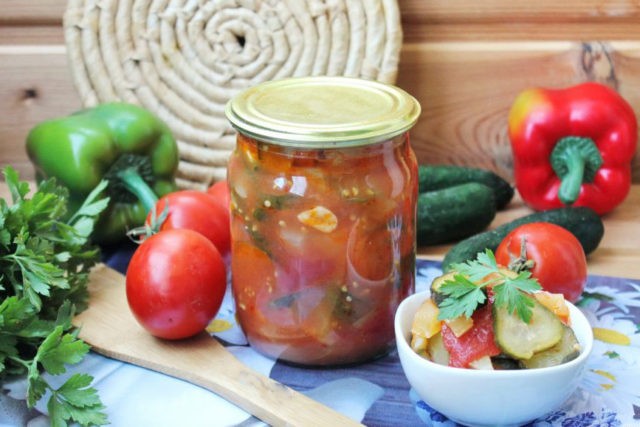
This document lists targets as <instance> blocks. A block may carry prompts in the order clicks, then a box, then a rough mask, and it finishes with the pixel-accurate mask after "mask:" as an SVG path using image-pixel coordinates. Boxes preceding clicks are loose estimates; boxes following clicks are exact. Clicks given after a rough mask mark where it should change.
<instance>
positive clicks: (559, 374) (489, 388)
mask: <svg viewBox="0 0 640 427" xmlns="http://www.w3.org/2000/svg"><path fill="white" fill-rule="evenodd" d="M427 298H429V291H426V292H420V293H417V294H414V295H411V296H409V297H408V298H406V299H405V300H404V301H403V302H402V303H401V304H400V306H399V307H398V310H397V312H396V317H395V333H396V342H397V347H398V355H399V357H400V363H401V364H402V369H403V370H404V373H405V375H406V377H407V379H408V380H409V384H411V387H413V389H414V390H415V391H416V393H417V394H418V396H420V398H421V399H422V400H424V402H425V403H427V404H428V405H429V406H431V407H432V408H433V409H435V410H436V411H438V412H440V413H442V414H443V415H445V416H447V417H448V418H449V419H451V420H452V421H456V422H458V423H460V424H465V425H469V426H511V425H522V424H524V423H527V422H529V421H532V420H534V419H536V418H538V417H540V416H542V415H545V414H546V413H549V412H551V411H553V410H554V409H557V408H559V407H560V406H561V405H562V403H563V402H565V401H566V400H567V399H568V398H569V396H570V395H571V394H572V393H573V391H574V390H575V389H576V387H577V385H578V383H579V381H580V378H581V376H582V374H583V372H584V370H585V363H586V361H587V358H588V356H589V353H591V349H592V347H593V332H592V329H591V326H590V325H589V322H588V321H587V319H586V318H585V316H584V315H583V314H582V312H580V310H579V309H578V308H577V307H575V306H574V305H573V304H570V303H568V304H569V309H570V315H571V326H572V328H573V330H574V332H575V334H576V337H577V338H578V341H579V342H580V345H581V347H582V351H581V353H580V356H578V358H576V359H574V360H572V361H570V362H568V363H564V364H562V365H559V366H553V367H550V368H540V369H523V370H511V371H508V370H500V371H481V370H472V369H461V368H452V367H448V366H442V365H438V364H436V363H433V362H431V361H429V360H426V359H424V358H422V357H420V356H418V355H417V354H416V353H415V352H414V351H413V350H412V349H411V347H410V345H409V342H410V341H409V340H410V338H411V323H412V321H413V317H414V314H415V312H416V310H417V309H418V307H419V306H420V304H422V302H423V301H424V300H425V299H427Z"/></svg>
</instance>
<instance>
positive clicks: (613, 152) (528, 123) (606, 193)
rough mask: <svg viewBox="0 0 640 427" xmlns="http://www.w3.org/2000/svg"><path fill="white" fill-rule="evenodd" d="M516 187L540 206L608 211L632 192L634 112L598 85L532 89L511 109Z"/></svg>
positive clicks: (532, 204)
mask: <svg viewBox="0 0 640 427" xmlns="http://www.w3.org/2000/svg"><path fill="white" fill-rule="evenodd" d="M509 138H510V140H511V149H512V152H513V161H514V164H513V166H514V175H515V185H516V188H517V189H518V192H519V193H520V196H521V197H522V199H523V200H524V202H525V203H526V204H527V205H529V206H530V207H531V208H533V209H536V210H546V209H554V208H559V207H562V206H565V205H573V206H587V207H590V208H592V209H593V210H594V211H595V212H597V213H598V214H599V215H603V214H605V213H607V212H609V211H611V210H612V209H613V208H615V207H616V206H617V205H619V204H620V203H622V201H623V200H624V199H625V198H626V197H627V194H628V193H629V189H630V186H631V160H632V158H633V156H634V154H635V151H636V146H637V141H638V132H637V120H636V116H635V113H634V111H633V109H632V108H631V106H630V105H629V103H627V101H625V100H624V99H623V98H622V97H621V96H620V95H619V94H618V93H617V92H616V91H615V90H613V89H611V88H609V87H607V86H604V85H602V84H599V83H593V82H589V83H583V84H579V85H576V86H572V87H569V88H566V89H556V90H552V89H541V88H535V89H529V90H526V91H524V92H522V93H521V94H520V95H519V96H518V97H517V98H516V100H515V101H514V104H513V106H512V108H511V111H510V113H509Z"/></svg>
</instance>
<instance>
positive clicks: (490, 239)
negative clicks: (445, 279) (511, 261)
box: [442, 207, 604, 271]
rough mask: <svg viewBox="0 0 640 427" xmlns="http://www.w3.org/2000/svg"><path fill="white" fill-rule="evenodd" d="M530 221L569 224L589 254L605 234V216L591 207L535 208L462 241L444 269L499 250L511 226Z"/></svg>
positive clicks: (568, 226)
mask: <svg viewBox="0 0 640 427" xmlns="http://www.w3.org/2000/svg"><path fill="white" fill-rule="evenodd" d="M530 222H551V223H553V224H557V225H559V226H561V227H564V228H566V229H567V230H569V231H570V232H571V233H573V235H574V236H576V238H577V239H578V240H579V241H580V244H582V248H583V249H584V252H585V254H590V253H591V252H593V251H594V250H595V249H596V248H597V247H598V245H599V244H600V241H601V240H602V236H603V235H604V224H603V222H602V219H601V218H600V216H599V215H598V214H596V213H595V211H593V209H591V208H587V207H564V208H558V209H550V210H548V211H542V212H535V213H532V214H530V215H525V216H523V217H520V218H517V219H514V220H513V221H511V222H508V223H505V224H502V225H500V226H498V227H496V228H495V229H493V230H489V231H485V232H484V233H480V234H476V235H475V236H471V237H469V238H467V239H465V240H462V241H460V242H458V243H457V244H456V245H455V246H453V247H452V248H451V249H450V250H449V252H447V254H446V255H445V257H444V260H443V261H442V270H443V271H449V269H450V268H451V266H452V265H453V264H456V263H461V262H466V261H468V260H471V259H475V258H476V255H477V254H478V252H484V251H485V249H491V250H492V251H493V252H495V251H496V249H497V248H498V245H500V242H502V240H503V239H504V238H505V237H506V236H507V234H509V232H511V230H513V229H515V228H516V227H518V226H520V225H522V224H526V223H530Z"/></svg>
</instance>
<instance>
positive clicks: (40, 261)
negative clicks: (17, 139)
mask: <svg viewBox="0 0 640 427" xmlns="http://www.w3.org/2000/svg"><path fill="white" fill-rule="evenodd" d="M3 173H4V177H5V182H6V184H7V186H8V188H9V190H10V192H11V199H12V204H11V205H9V204H8V203H7V201H5V200H4V199H0V380H5V379H7V378H10V377H13V376H22V375H26V377H27V380H28V388H27V405H28V406H29V407H33V406H34V405H35V404H36V402H38V401H39V400H40V399H41V398H42V397H43V396H44V395H45V393H47V392H50V398H49V400H48V404H47V408H48V411H49V416H50V419H51V423H52V425H54V426H64V425H66V424H67V422H71V421H75V422H77V423H79V424H81V425H84V426H87V425H104V424H107V418H106V415H105V414H104V413H103V409H104V406H103V405H102V402H101V401H100V398H99V397H98V395H97V391H96V390H95V389H94V388H92V387H91V386H90V385H91V382H92V381H93V378H92V377H91V376H89V375H84V374H74V375H73V376H71V377H70V378H69V379H68V380H67V381H66V382H65V383H64V384H63V385H62V386H60V387H59V388H57V389H55V388H53V387H52V386H51V385H49V384H48V383H47V382H46V380H45V379H44V377H43V376H42V373H43V372H48V373H49V374H51V375H59V374H62V373H64V372H66V369H65V365H67V364H75V363H78V362H80V361H81V360H82V359H83V357H84V356H85V354H86V353H87V352H88V351H89V346H88V345H87V344H86V343H84V342H83V341H82V340H80V339H79V338H78V337H77V332H76V331H75V330H74V329H73V327H72V325H71V319H72V318H73V316H74V314H75V313H76V311H81V310H84V309H85V308H86V307H87V299H88V292H87V283H88V280H89V273H90V270H91V267H93V266H94V265H95V264H96V263H97V262H98V261H99V260H100V252H99V249H98V248H97V247H95V246H92V245H91V243H90V241H89V236H90V235H91V233H92V231H93V227H94V225H95V222H96V219H97V217H98V215H99V214H100V213H101V212H102V211H103V210H104V209H105V207H106V206H107V204H108V202H109V199H108V198H101V197H100V195H101V193H102V191H103V190H104V189H105V187H106V185H107V183H106V181H104V182H102V183H101V184H100V185H99V186H98V187H96V189H95V190H94V191H93V192H92V193H91V194H90V195H89V196H88V197H87V199H86V200H85V201H84V203H83V204H82V206H81V207H80V208H79V209H78V210H77V211H76V212H75V213H74V214H73V215H72V216H71V217H69V215H68V213H67V211H68V207H69V191H68V189H66V188H65V187H63V186H61V185H58V184H57V183H56V181H55V179H53V178H52V179H49V180H47V181H43V182H42V183H41V184H40V185H39V186H38V188H37V189H36V190H35V191H34V192H33V194H31V197H30V198H28V197H27V195H28V194H29V193H30V192H31V189H30V188H29V183H28V182H23V181H20V179H19V176H18V173H17V172H16V171H15V170H14V169H13V168H11V167H7V168H5V169H4V171H3Z"/></svg>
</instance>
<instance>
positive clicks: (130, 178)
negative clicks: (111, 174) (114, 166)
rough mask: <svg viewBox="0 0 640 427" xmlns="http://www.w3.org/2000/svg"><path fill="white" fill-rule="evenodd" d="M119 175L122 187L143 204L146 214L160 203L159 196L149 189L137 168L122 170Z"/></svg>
mask: <svg viewBox="0 0 640 427" xmlns="http://www.w3.org/2000/svg"><path fill="white" fill-rule="evenodd" d="M117 175H118V178H120V180H121V183H122V185H123V186H124V187H125V188H126V189H127V190H129V191H130V192H131V193H132V194H133V195H135V196H136V197H137V198H138V200H139V201H140V202H142V206H143V207H144V209H145V211H146V212H149V211H150V210H151V209H153V207H154V206H155V205H156V202H157V201H158V196H156V193H154V191H153V190H152V189H151V187H149V184H147V182H146V181H145V180H144V179H142V177H141V176H140V174H139V173H138V171H137V170H136V168H126V169H122V170H120V171H118V173H117Z"/></svg>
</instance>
